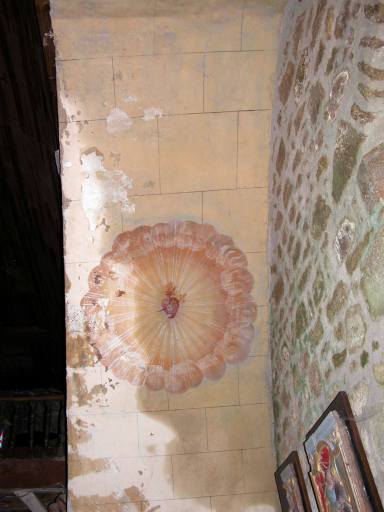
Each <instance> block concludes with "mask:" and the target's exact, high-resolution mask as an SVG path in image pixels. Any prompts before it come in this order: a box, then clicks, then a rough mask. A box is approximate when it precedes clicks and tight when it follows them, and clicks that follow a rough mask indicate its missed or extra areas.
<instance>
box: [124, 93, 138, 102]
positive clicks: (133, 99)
mask: <svg viewBox="0 0 384 512" xmlns="http://www.w3.org/2000/svg"><path fill="white" fill-rule="evenodd" d="M123 101H125V102H126V103H135V102H136V101H137V96H133V95H129V94H128V95H127V96H123Z"/></svg>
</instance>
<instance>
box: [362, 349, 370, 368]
mask: <svg viewBox="0 0 384 512" xmlns="http://www.w3.org/2000/svg"><path fill="white" fill-rule="evenodd" d="M368 360H369V354H368V352H367V351H366V350H364V351H363V352H362V353H361V356H360V364H361V367H362V368H364V366H366V365H367V364H368Z"/></svg>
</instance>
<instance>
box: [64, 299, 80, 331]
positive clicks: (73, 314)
mask: <svg viewBox="0 0 384 512" xmlns="http://www.w3.org/2000/svg"><path fill="white" fill-rule="evenodd" d="M65 309H66V315H65V318H66V323H67V332H79V333H82V332H83V331H84V312H83V309H82V308H80V307H79V306H77V305H76V304H71V303H70V302H69V301H66V304H65Z"/></svg>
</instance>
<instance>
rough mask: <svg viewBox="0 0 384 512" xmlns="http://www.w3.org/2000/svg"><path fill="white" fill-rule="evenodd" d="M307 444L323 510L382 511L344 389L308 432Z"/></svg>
mask: <svg viewBox="0 0 384 512" xmlns="http://www.w3.org/2000/svg"><path fill="white" fill-rule="evenodd" d="M304 447H305V451H306V454H307V457H308V461H309V465H310V473H309V476H310V479H311V484H312V487H313V491H314V494H315V497H316V501H317V505H318V508H319V511H320V512H336V511H337V512H339V511H340V512H383V506H382V504H381V501H380V497H379V494H378V491H377V488H376V484H375V481H374V479H373V476H372V473H371V469H370V467H369V463H368V459H367V456H366V454H365V451H364V447H363V444H362V441H361V438H360V434H359V431H358V429H357V426H356V423H355V420H354V417H353V412H352V409H351V406H350V403H349V400H348V395H347V394H346V393H345V392H344V391H342V392H340V393H338V394H337V396H336V398H335V399H334V400H333V401H332V403H331V404H330V406H329V407H328V408H327V410H326V411H325V412H324V413H323V414H322V416H321V417H320V419H319V420H318V421H317V422H316V423H315V425H314V426H313V427H312V429H311V430H310V431H309V432H308V434H307V436H306V440H305V443H304Z"/></svg>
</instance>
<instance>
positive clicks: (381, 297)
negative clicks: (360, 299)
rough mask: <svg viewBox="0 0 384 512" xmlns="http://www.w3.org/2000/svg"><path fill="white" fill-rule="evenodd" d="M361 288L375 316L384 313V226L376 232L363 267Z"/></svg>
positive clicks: (372, 314) (371, 312)
mask: <svg viewBox="0 0 384 512" xmlns="http://www.w3.org/2000/svg"><path fill="white" fill-rule="evenodd" d="M361 289H362V291H363V294H364V297H365V300H366V301H367V304H368V308H369V312H370V314H371V316H372V317H373V318H378V317H381V316H383V315H384V228H381V229H380V231H378V232H377V233H376V236H375V238H374V240H373V243H372V246H371V248H370V251H369V253H368V257H367V259H366V260H365V262H364V266H363V268H362V279H361Z"/></svg>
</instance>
